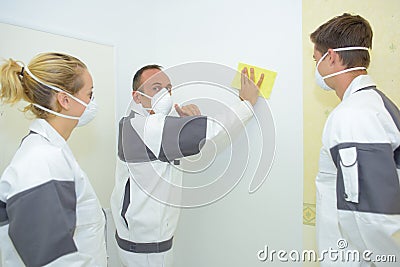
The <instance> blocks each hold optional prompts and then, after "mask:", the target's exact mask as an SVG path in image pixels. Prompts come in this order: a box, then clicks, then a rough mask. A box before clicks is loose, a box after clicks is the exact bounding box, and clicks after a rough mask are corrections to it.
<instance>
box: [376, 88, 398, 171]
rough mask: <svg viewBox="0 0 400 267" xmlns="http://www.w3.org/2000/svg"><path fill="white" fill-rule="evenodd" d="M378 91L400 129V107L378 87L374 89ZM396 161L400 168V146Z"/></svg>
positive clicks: (395, 155)
mask: <svg viewBox="0 0 400 267" xmlns="http://www.w3.org/2000/svg"><path fill="white" fill-rule="evenodd" d="M374 91H375V92H377V93H378V94H379V95H380V96H381V98H382V101H383V104H384V105H385V108H386V110H387V111H388V112H389V114H390V116H391V117H392V120H393V122H394V123H395V124H396V127H397V129H398V130H399V131H400V110H399V108H398V107H397V106H396V105H395V104H394V103H393V102H392V101H391V100H390V99H389V98H388V97H387V96H386V95H385V94H384V93H382V92H381V91H379V90H378V89H376V88H375V89H374ZM394 161H395V162H396V166H397V168H398V169H400V146H399V147H397V149H396V150H395V151H394Z"/></svg>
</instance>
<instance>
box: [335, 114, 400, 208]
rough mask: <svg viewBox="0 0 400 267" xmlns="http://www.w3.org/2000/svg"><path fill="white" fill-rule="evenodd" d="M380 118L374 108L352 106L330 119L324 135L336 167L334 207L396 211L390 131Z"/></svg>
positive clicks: (399, 189) (399, 203) (399, 194)
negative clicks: (370, 109)
mask: <svg viewBox="0 0 400 267" xmlns="http://www.w3.org/2000/svg"><path fill="white" fill-rule="evenodd" d="M381 121H382V120H381V119H379V115H378V114H376V112H374V111H369V110H356V109H351V110H350V109H347V110H346V109H342V110H340V112H338V113H336V114H334V117H333V118H332V120H331V126H332V127H331V129H332V130H331V133H329V134H328V136H329V139H330V140H329V143H330V152H331V156H332V159H333V161H334V163H335V165H336V167H337V170H338V171H337V207H338V210H345V211H358V212H365V213H375V214H388V215H393V214H400V186H399V177H398V172H397V169H396V162H395V157H394V151H393V144H392V143H391V140H390V136H391V134H392V133H389V132H387V129H385V127H383V126H382V123H381ZM392 128H393V130H392V131H393V133H395V131H397V129H396V128H395V127H392Z"/></svg>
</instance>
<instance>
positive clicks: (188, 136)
mask: <svg viewBox="0 0 400 267" xmlns="http://www.w3.org/2000/svg"><path fill="white" fill-rule="evenodd" d="M206 133H207V117H205V116H188V117H171V116H168V117H166V118H165V124H164V130H163V135H162V141H161V150H160V155H159V157H158V158H159V160H162V161H169V162H170V161H173V160H175V159H179V158H182V157H186V156H191V155H195V154H197V153H199V152H200V149H201V148H202V146H203V145H204V143H205V141H206Z"/></svg>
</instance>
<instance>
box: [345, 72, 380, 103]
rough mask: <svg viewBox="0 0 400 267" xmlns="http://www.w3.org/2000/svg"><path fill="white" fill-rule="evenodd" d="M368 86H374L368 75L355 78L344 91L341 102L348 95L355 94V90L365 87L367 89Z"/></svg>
mask: <svg viewBox="0 0 400 267" xmlns="http://www.w3.org/2000/svg"><path fill="white" fill-rule="evenodd" d="M369 86H376V84H375V82H374V81H373V80H372V78H371V76H369V75H368V74H366V75H359V76H357V77H356V78H354V80H353V81H352V82H351V83H350V85H349V87H347V89H346V91H345V92H344V95H343V99H342V100H345V99H346V98H348V97H349V96H350V95H352V94H353V93H355V92H356V91H357V90H360V89H361V88H365V87H369Z"/></svg>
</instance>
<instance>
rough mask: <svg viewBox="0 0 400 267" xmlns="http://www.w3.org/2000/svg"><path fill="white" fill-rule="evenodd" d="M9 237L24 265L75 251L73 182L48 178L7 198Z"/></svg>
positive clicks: (44, 261) (74, 195)
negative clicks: (46, 180) (44, 181)
mask: <svg viewBox="0 0 400 267" xmlns="http://www.w3.org/2000/svg"><path fill="white" fill-rule="evenodd" d="M7 213H8V217H9V232H8V233H9V236H10V238H11V240H12V242H13V244H14V246H15V248H16V250H17V252H18V254H19V255H20V257H21V259H22V260H23V262H24V263H25V265H27V266H32V267H35V266H43V265H46V264H48V263H50V262H52V261H54V260H55V259H57V258H59V257H61V256H64V255H67V254H69V253H73V252H76V251H77V248H76V245H75V242H74V240H73V235H74V231H75V226H76V194H75V183H74V182H71V181H56V180H51V181H49V182H46V183H44V184H41V185H39V186H36V187H33V188H30V189H28V190H26V191H23V192H21V193H18V194H16V195H14V196H12V197H11V198H10V199H9V200H8V201H7Z"/></svg>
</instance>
